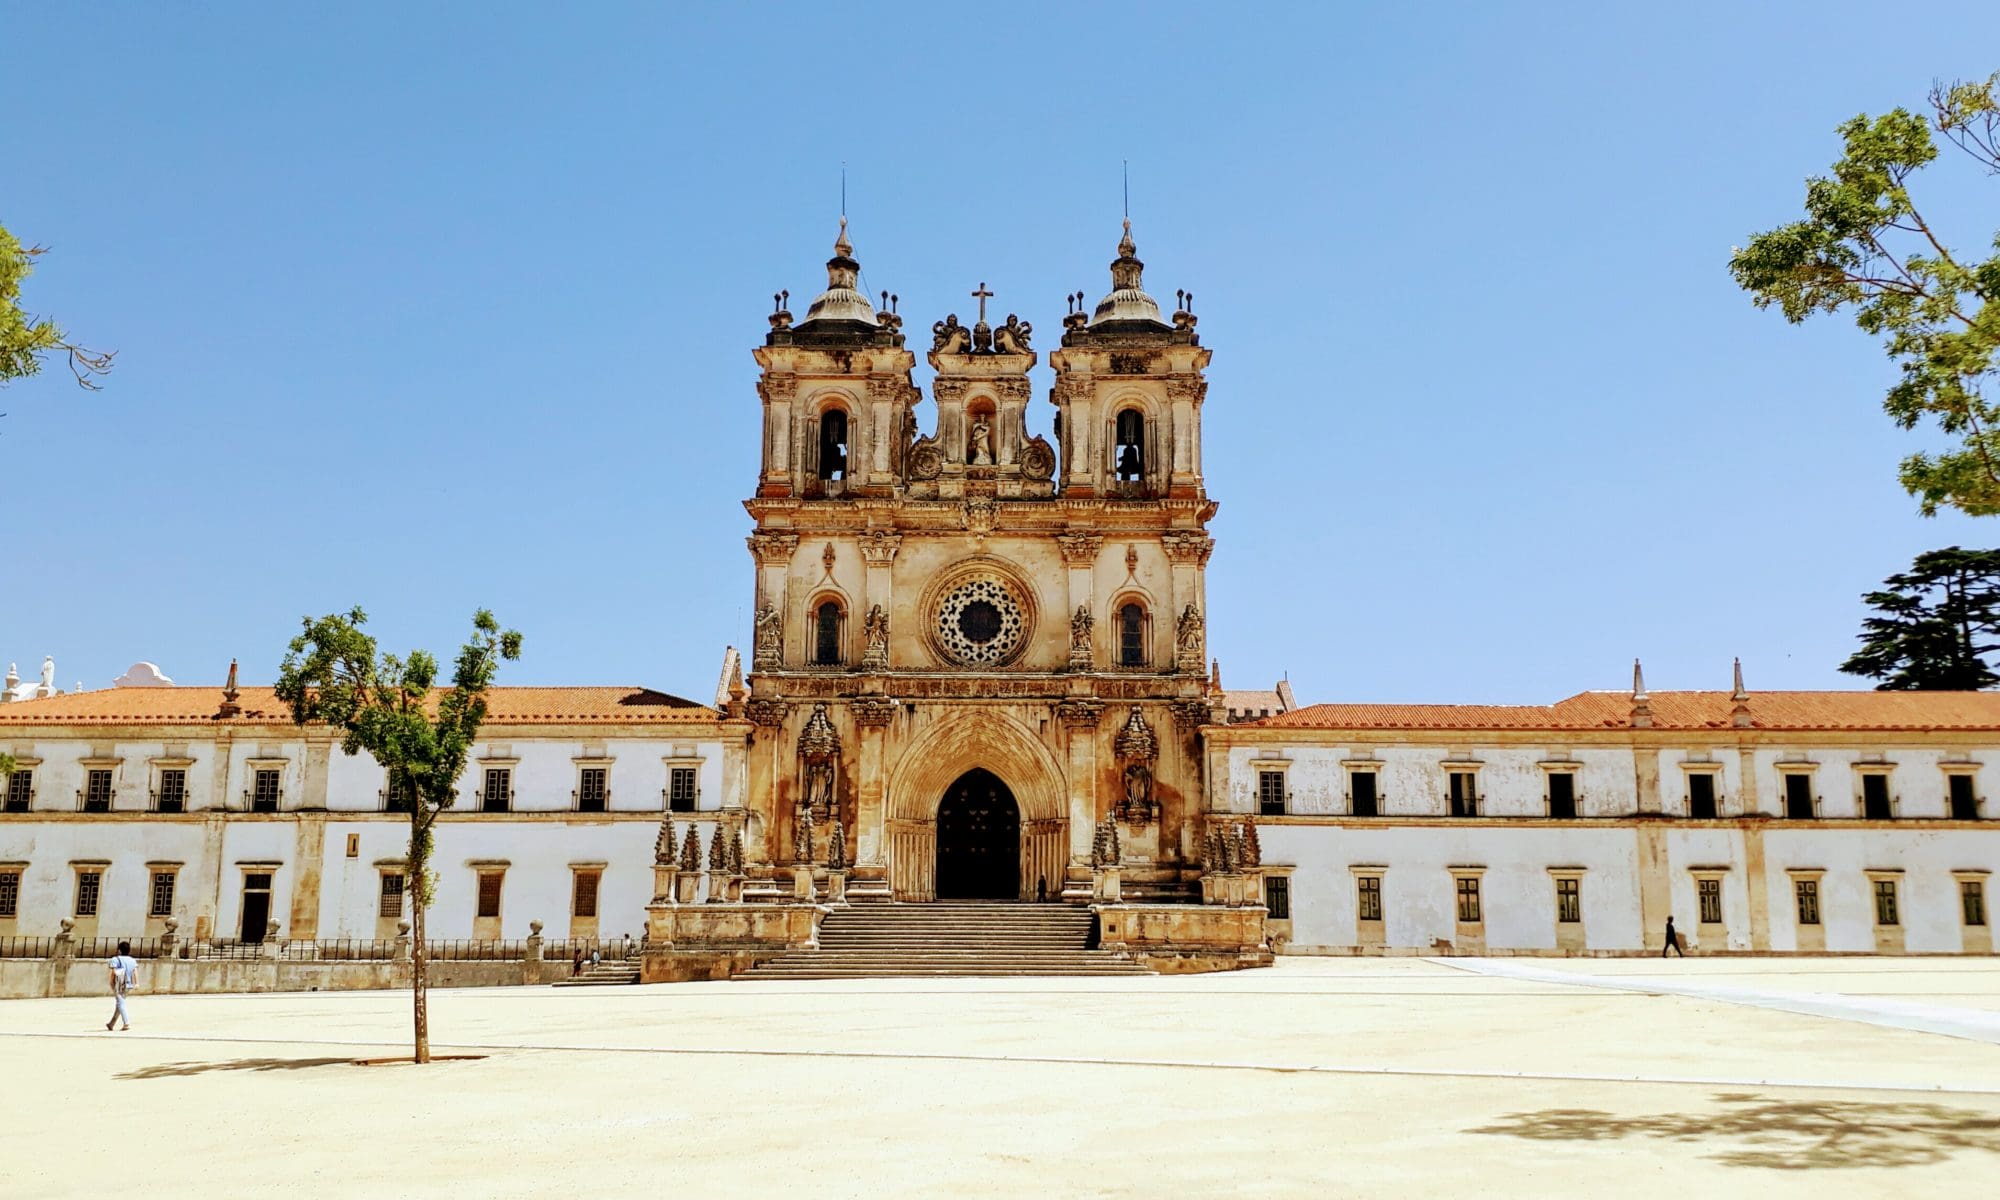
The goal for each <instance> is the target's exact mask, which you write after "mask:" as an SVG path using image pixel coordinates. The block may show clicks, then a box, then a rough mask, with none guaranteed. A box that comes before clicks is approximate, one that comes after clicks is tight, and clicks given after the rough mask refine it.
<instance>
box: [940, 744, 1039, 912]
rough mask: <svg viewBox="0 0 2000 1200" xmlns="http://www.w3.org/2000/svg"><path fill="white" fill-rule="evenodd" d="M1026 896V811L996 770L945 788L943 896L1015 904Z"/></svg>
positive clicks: (974, 774) (965, 776)
mask: <svg viewBox="0 0 2000 1200" xmlns="http://www.w3.org/2000/svg"><path fill="white" fill-rule="evenodd" d="M1020 894H1021V808H1020V806H1019V805H1018V804H1016V803H1015V802H1014V793H1013V792H1011V791H1009V790H1008V789H1007V785H1006V784H1004V783H1002V782H1000V779H999V777H998V776H996V775H994V774H993V773H992V772H991V771H986V770H980V769H978V768H975V769H973V770H970V771H967V772H966V773H965V774H963V775H961V776H959V777H958V781H957V782H956V783H953V784H952V785H951V787H949V788H947V789H946V790H945V794H944V800H943V801H942V802H940V803H939V804H938V814H937V898H938V899H940V900H1013V899H1016V898H1018V897H1019V896H1020Z"/></svg>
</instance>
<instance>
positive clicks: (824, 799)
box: [799, 700, 840, 817]
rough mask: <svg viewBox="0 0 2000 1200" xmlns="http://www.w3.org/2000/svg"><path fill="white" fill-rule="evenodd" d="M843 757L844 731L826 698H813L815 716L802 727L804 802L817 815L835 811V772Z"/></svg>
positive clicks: (813, 714) (802, 784) (806, 807)
mask: <svg viewBox="0 0 2000 1200" xmlns="http://www.w3.org/2000/svg"><path fill="white" fill-rule="evenodd" d="M839 761H840V734H839V733H837V732H836V731H835V730H834V728H833V721H832V720H830V719H829V718H828V716H827V708H826V701H824V700H816V701H814V702H813V710H812V716H811V717H809V718H807V720H806V727H805V728H804V729H802V730H800V731H799V775H800V779H799V784H800V787H799V791H800V795H801V796H802V799H801V801H800V803H801V805H802V806H803V807H804V808H805V809H806V810H807V811H808V812H809V813H810V814H811V815H813V816H816V817H825V816H828V815H830V814H832V813H833V812H834V794H833V793H834V786H833V785H834V775H835V773H836V768H837V766H838V765H839Z"/></svg>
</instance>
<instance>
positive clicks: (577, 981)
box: [555, 962, 639, 987]
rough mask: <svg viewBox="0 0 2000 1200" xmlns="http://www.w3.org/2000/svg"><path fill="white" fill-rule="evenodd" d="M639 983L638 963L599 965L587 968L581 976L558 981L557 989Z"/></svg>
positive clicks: (556, 983)
mask: <svg viewBox="0 0 2000 1200" xmlns="http://www.w3.org/2000/svg"><path fill="white" fill-rule="evenodd" d="M637 982H639V964H637V963H622V962H621V963H609V962H607V963H599V964H598V965H596V966H594V967H585V968H584V969H583V973H582V974H581V975H572V976H570V977H569V978H568V979H558V980H556V982H555V986H556V987H620V986H623V985H626V984H633V983H637Z"/></svg>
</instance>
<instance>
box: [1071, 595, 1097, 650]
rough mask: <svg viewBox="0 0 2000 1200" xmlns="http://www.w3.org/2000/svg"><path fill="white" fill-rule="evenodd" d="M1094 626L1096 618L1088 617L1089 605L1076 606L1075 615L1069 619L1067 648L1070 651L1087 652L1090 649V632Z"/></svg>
mask: <svg viewBox="0 0 2000 1200" xmlns="http://www.w3.org/2000/svg"><path fill="white" fill-rule="evenodd" d="M1095 624H1097V621H1096V618H1094V617H1092V616H1091V615H1090V605H1088V604H1079V605H1077V606H1076V613H1075V615H1073V616H1071V617H1070V619H1069V648H1070V649H1071V650H1084V651H1088V650H1089V649H1090V630H1091V627H1092V626H1094V625H1095Z"/></svg>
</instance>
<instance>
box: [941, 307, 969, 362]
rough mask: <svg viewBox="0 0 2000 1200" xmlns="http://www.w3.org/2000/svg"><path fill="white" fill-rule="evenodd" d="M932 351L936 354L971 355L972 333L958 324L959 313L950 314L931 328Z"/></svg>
mask: <svg viewBox="0 0 2000 1200" xmlns="http://www.w3.org/2000/svg"><path fill="white" fill-rule="evenodd" d="M931 311H932V312H936V311H937V310H936V309H932V310H931ZM931 350H932V352H933V353H936V354H969V353H971V351H972V331H971V330H969V329H967V328H966V327H965V326H963V325H960V324H959V323H958V314H957V313H949V314H947V315H946V316H945V319H944V320H942V321H939V322H938V323H937V324H935V325H932V326H931Z"/></svg>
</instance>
